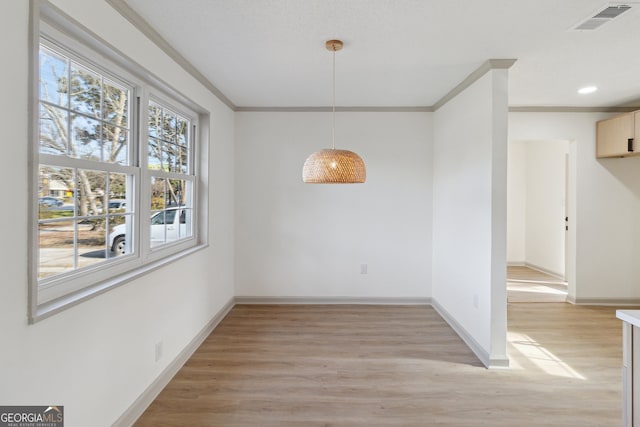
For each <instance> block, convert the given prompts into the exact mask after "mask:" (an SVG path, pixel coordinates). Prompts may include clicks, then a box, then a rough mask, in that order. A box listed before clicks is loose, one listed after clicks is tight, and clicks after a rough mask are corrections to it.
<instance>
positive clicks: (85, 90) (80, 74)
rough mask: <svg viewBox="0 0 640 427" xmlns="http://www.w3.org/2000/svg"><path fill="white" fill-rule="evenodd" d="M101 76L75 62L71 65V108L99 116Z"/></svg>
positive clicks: (92, 115)
mask: <svg viewBox="0 0 640 427" xmlns="http://www.w3.org/2000/svg"><path fill="white" fill-rule="evenodd" d="M101 80H102V79H101V78H100V76H99V75H98V74H96V73H94V72H92V71H89V70H88V69H86V68H84V67H81V66H79V65H77V64H73V63H72V65H71V109H72V110H75V111H78V112H80V113H84V114H86V115H88V116H91V117H95V118H100V117H101V114H100V105H101V95H102V90H101Z"/></svg>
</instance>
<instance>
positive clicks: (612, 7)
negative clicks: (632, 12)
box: [573, 4, 631, 30]
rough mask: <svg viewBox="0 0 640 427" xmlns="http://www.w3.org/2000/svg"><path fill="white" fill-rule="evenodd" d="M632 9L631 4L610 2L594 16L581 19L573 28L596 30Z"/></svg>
mask: <svg viewBox="0 0 640 427" xmlns="http://www.w3.org/2000/svg"><path fill="white" fill-rule="evenodd" d="M629 9H631V5H630V4H608V5H605V6H604V7H603V8H600V9H599V10H598V12H596V13H595V14H594V15H593V16H590V17H589V18H587V19H585V20H583V21H580V23H579V24H578V25H576V26H575V27H573V30H595V29H596V28H600V27H601V26H602V25H604V24H606V23H607V22H609V21H611V20H613V19H615V18H617V17H618V16H620V15H622V14H623V13H625V12H626V11H627V10H629Z"/></svg>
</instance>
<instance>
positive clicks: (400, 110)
mask: <svg viewBox="0 0 640 427" xmlns="http://www.w3.org/2000/svg"><path fill="white" fill-rule="evenodd" d="M235 111H238V112H247V111H248V112H269V113H273V112H282V113H325V112H327V113H330V112H331V111H333V110H332V107H236V110H235ZM336 112H364V113H430V112H433V108H431V107H336Z"/></svg>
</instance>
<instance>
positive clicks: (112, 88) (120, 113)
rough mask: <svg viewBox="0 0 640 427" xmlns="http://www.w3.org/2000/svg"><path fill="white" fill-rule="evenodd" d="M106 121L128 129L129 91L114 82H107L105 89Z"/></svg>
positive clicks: (104, 111)
mask: <svg viewBox="0 0 640 427" xmlns="http://www.w3.org/2000/svg"><path fill="white" fill-rule="evenodd" d="M102 99H103V107H102V112H103V114H104V120H105V121H107V122H109V123H111V124H113V125H115V126H121V127H128V120H127V119H128V112H129V96H128V91H127V90H126V89H124V88H122V87H120V86H118V85H116V84H115V83H113V82H110V81H105V82H104V87H103V98H102Z"/></svg>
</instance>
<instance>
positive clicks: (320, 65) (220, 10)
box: [126, 0, 640, 107]
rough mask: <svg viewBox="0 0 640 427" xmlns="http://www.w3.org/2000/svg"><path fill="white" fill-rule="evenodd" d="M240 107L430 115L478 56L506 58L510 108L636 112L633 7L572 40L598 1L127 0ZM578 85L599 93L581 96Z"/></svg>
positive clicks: (638, 34)
mask: <svg viewBox="0 0 640 427" xmlns="http://www.w3.org/2000/svg"><path fill="white" fill-rule="evenodd" d="M126 3H127V4H128V5H129V6H130V7H131V8H132V9H133V10H134V11H135V12H136V13H137V14H138V15H140V17H142V18H143V19H144V20H145V21H147V23H148V24H149V25H151V27H153V28H154V29H155V30H156V31H157V32H158V33H159V34H160V35H161V36H162V37H163V38H164V39H165V40H166V41H167V42H168V43H169V44H170V45H171V46H173V47H174V48H175V49H176V50H177V51H179V52H180V53H181V54H182V55H183V56H184V58H186V59H187V60H188V61H189V62H190V63H191V64H192V65H193V66H195V68H197V69H198V70H199V71H200V72H201V73H202V74H203V75H204V76H205V77H206V78H207V79H208V80H209V81H210V82H211V83H212V84H213V85H214V86H216V87H217V88H218V89H219V90H220V91H221V92H222V93H223V94H224V95H226V96H227V97H228V98H229V99H230V100H231V102H232V103H233V104H235V105H236V106H240V107H318V106H327V105H330V104H331V54H330V53H329V52H327V51H326V50H325V48H324V42H325V40H328V39H331V38H339V39H342V40H343V41H344V43H345V48H344V49H343V50H342V51H340V52H338V53H337V54H336V67H337V71H336V78H337V83H336V85H337V87H336V103H337V105H339V106H363V107H413V106H432V105H433V104H435V103H436V102H437V101H438V100H439V99H440V98H442V97H443V96H444V95H445V94H446V93H447V92H449V91H450V90H451V89H452V88H454V87H455V86H456V85H457V84H458V83H460V82H461V81H462V80H464V79H465V78H466V77H467V76H468V75H469V74H470V73H471V72H473V71H474V70H475V69H477V68H478V67H479V66H480V65H482V64H483V63H484V62H485V61H486V60H488V59H501V58H515V59H517V60H518V61H517V62H516V63H515V65H514V66H513V67H512V68H511V69H510V73H509V79H510V80H509V86H510V91H509V104H510V105H511V106H573V107H596V106H597V107H607V106H623V105H632V104H633V105H640V55H639V51H640V49H639V48H638V41H640V4H637V3H633V2H627V4H633V5H634V7H633V8H632V9H631V10H630V11H628V12H625V13H624V14H622V15H621V16H620V17H618V18H617V19H616V20H614V21H611V22H609V23H608V24H605V25H604V26H602V27H600V28H599V29H597V30H595V31H571V30H570V29H571V28H572V27H573V26H575V25H576V24H577V23H579V22H580V21H582V20H583V19H585V18H588V17H590V16H592V15H593V14H594V13H595V12H596V11H597V10H598V9H600V8H601V7H602V6H604V5H606V4H607V3H606V2H603V1H601V0H534V1H532V0H526V1H523V0H482V1H480V0H439V1H433V0H181V1H175V0H126ZM585 85H596V86H598V87H599V90H598V91H597V92H596V93H593V94H590V95H579V94H578V93H577V90H578V89H579V88H580V87H582V86H585Z"/></svg>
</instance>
